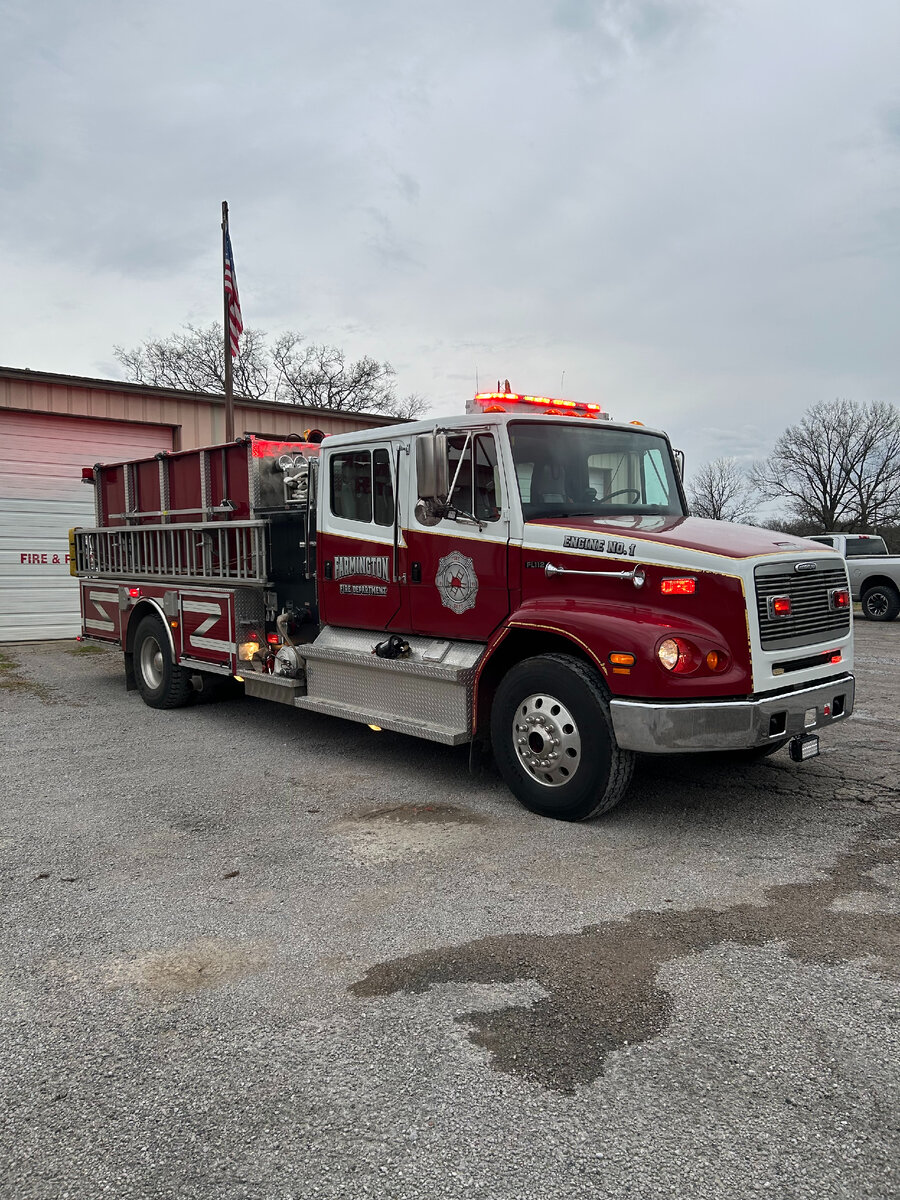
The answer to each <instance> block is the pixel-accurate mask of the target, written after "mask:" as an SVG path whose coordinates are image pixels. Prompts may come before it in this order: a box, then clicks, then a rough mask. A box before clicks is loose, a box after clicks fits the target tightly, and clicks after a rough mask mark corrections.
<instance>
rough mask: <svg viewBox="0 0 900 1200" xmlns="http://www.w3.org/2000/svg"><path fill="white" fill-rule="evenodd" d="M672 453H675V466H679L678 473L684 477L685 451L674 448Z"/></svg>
mask: <svg viewBox="0 0 900 1200" xmlns="http://www.w3.org/2000/svg"><path fill="white" fill-rule="evenodd" d="M672 453H673V454H674V455H675V466H676V467H677V468H678V474H679V475H680V476H681V478H682V479H684V451H683V450H673V451H672Z"/></svg>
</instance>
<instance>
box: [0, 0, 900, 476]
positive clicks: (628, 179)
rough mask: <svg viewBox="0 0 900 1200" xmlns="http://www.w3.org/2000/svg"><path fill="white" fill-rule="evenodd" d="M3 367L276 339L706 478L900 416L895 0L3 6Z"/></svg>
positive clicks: (52, 366)
mask: <svg viewBox="0 0 900 1200" xmlns="http://www.w3.org/2000/svg"><path fill="white" fill-rule="evenodd" d="M0 15H2V23H0V28H2V30H3V33H2V46H3V54H2V62H3V69H2V72H0V106H2V108H0V112H2V120H0V206H2V209H0V217H2V220H0V364H2V365H5V366H15V367H31V368H32V369H34V370H47V371H59V372H64V373H67V374H75V375H90V376H110V377H121V375H122V371H121V368H120V367H119V365H118V364H117V363H116V361H115V358H114V355H113V346H114V345H124V346H126V347H131V346H134V345H136V344H137V343H138V342H140V341H142V340H143V339H144V338H147V337H150V336H165V335H166V334H168V333H170V332H173V331H174V330H176V329H178V328H179V327H180V326H181V325H183V324H184V323H185V322H192V323H199V324H207V323H209V322H210V321H213V320H218V319H221V310H222V302H221V263H220V253H221V234H220V229H219V222H220V206H221V201H222V200H226V199H227V200H228V201H229V204H230V207H231V233H232V240H233V244H234V253H235V262H236V268H237V276H238V282H239V285H240V291H241V300H242V306H243V312H244V321H245V324H247V325H252V326H256V327H259V328H262V329H265V330H268V331H269V332H270V333H273V334H274V333H277V332H279V331H281V330H284V329H297V330H300V331H301V332H302V333H304V334H305V335H306V336H307V337H308V338H309V339H311V340H314V341H328V342H332V343H335V344H338V345H341V346H343V347H344V348H345V349H346V350H347V351H348V352H349V353H350V354H351V355H352V356H354V357H356V356H358V355H361V354H371V355H373V356H375V357H378V358H380V359H388V360H390V361H391V362H392V363H393V364H394V366H395V367H396V369H397V372H398V384H399V390H400V391H401V392H402V393H404V394H405V393H407V392H420V393H422V394H423V395H424V396H425V397H426V398H427V399H428V400H429V402H430V404H431V411H432V412H433V413H449V412H461V411H462V410H463V407H464V404H465V400H466V397H467V396H468V395H469V394H470V393H471V392H472V391H473V389H474V387H475V379H476V371H477V373H478V378H479V381H480V383H481V386H482V387H485V386H490V385H493V384H494V383H496V380H497V379H498V378H504V377H505V378H509V379H510V381H511V382H512V384H513V385H514V387H516V388H518V389H520V390H529V391H533V392H539V393H543V394H550V395H559V394H560V393H562V394H564V395H565V396H568V397H571V398H573V399H581V400H591V401H599V402H600V403H601V404H603V405H604V406H605V407H607V408H608V409H609V410H610V411H611V412H612V413H613V415H614V416H615V417H617V418H624V419H629V420H630V419H632V418H638V419H641V420H643V421H644V422H645V423H646V424H653V425H658V426H661V427H663V428H666V429H668V430H669V432H670V433H671V435H672V437H673V440H674V441H675V442H676V444H679V445H682V446H683V447H684V448H685V450H686V451H687V452H688V455H689V465H694V466H696V465H699V463H700V462H702V461H704V460H706V459H708V458H712V457H715V456H716V455H719V454H735V455H738V456H743V457H745V458H747V459H751V458H753V457H757V456H761V455H764V454H765V453H766V452H767V451H768V449H769V448H770V447H771V445H772V442H773V441H774V438H775V437H776V436H777V434H778V433H779V432H780V431H781V430H782V429H783V428H784V426H785V425H786V424H787V423H789V422H790V421H791V420H794V419H796V418H797V417H799V416H800V415H801V414H802V412H803V411H804V410H805V409H806V408H807V406H808V405H810V404H812V403H815V402H816V401H819V400H828V399H831V398H833V397H835V396H846V397H849V398H851V399H856V400H869V399H888V400H897V399H898V398H900V397H898V391H900V389H898V380H900V336H898V317H900V293H898V286H900V272H898V266H900V207H898V202H900V69H898V64H900V3H898V2H897V0H855V2H853V3H851V0H809V2H802V3H801V2H799V0H720V2H713V0H709V2H707V3H705V2H702V0H671V2H667V0H453V2H452V3H446V2H442V3H432V2H430V0H294V2H293V3H285V2H284V0H281V2H279V3H273V2H270V0H257V3H255V4H253V5H251V4H247V3H240V4H238V3H236V2H234V0H217V2H216V3H213V2H212V0H177V2H176V0H155V3H153V4H149V5H137V4H133V3H128V2H127V0H125V2H123V0H81V3H79V4H72V3H71V2H70V0H65V2H62V0H40V2H35V0H0Z"/></svg>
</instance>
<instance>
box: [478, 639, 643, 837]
mask: <svg viewBox="0 0 900 1200" xmlns="http://www.w3.org/2000/svg"><path fill="white" fill-rule="evenodd" d="M527 730H530V732H526V731H527ZM525 738H527V741H525V740H523V739H525ZM554 738H555V741H554ZM491 745H492V748H493V751H494V758H495V760H496V762H497V766H498V767H499V769H500V773H501V775H502V776H503V778H504V780H505V781H506V783H507V786H508V787H509V789H510V791H511V792H512V793H513V795H514V796H515V797H516V799H517V800H518V801H519V802H520V803H521V804H524V806H525V807H526V808H528V809H530V810H531V811H532V812H535V813H539V814H540V815H541V816H543V817H555V818H556V819H557V820H559V821H585V820H587V818H588V817H594V816H599V814H600V813H604V812H608V811H609V809H611V808H612V807H613V806H614V805H616V804H618V802H619V801H620V800H621V799H622V797H623V796H624V794H625V792H626V791H627V789H628V785H629V783H630V782H631V775H632V772H633V770H634V755H633V754H632V753H631V751H630V750H621V749H620V748H619V746H618V745H617V743H616V739H615V736H614V734H613V728H612V720H611V717H610V712H609V701H608V699H607V694H606V689H605V687H604V685H603V680H602V678H601V677H600V674H599V673H598V672H597V671H596V670H595V669H594V668H593V667H590V666H588V665H587V664H586V663H583V662H581V661H580V660H579V659H577V658H570V657H569V656H568V655H565V654H542V655H540V656H538V657H536V658H528V659H526V660H525V661H524V662H521V663H519V664H518V665H517V666H515V667H513V668H512V670H511V671H510V672H509V673H508V674H507V675H506V676H505V678H504V679H503V680H502V682H501V684H500V686H499V687H498V688H497V694H496V696H495V697H494V704H493V707H492V709H491ZM542 764H543V766H544V767H546V768H547V769H542Z"/></svg>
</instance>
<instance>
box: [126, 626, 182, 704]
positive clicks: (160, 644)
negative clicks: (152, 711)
mask: <svg viewBox="0 0 900 1200" xmlns="http://www.w3.org/2000/svg"><path fill="white" fill-rule="evenodd" d="M133 663H134V679H135V683H136V684H137V689H138V691H139V692H140V694H141V699H142V700H143V701H144V703H145V704H149V705H150V707H151V708H181V707H182V705H184V704H187V702H188V700H190V698H191V693H192V692H193V688H192V686H191V677H190V675H189V674H188V673H187V671H185V670H183V668H181V667H179V666H178V665H177V664H176V662H175V659H174V657H173V655H172V649H171V646H170V645H169V638H168V635H167V633H166V629H165V626H164V625H163V623H162V621H161V620H160V619H159V617H152V616H147V617H144V619H143V620H142V621H141V623H140V625H138V627H137V633H136V634H135V635H134V658H133Z"/></svg>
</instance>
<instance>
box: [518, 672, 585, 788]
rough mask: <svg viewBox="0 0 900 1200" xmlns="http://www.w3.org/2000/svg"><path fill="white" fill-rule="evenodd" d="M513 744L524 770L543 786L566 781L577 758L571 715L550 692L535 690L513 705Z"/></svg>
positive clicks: (575, 730) (578, 749)
mask: <svg viewBox="0 0 900 1200" xmlns="http://www.w3.org/2000/svg"><path fill="white" fill-rule="evenodd" d="M512 736H513V744H514V746H515V748H516V753H517V754H518V756H519V761H520V762H521V763H522V766H523V767H524V768H525V770H526V771H527V772H528V774H529V775H530V776H531V777H532V778H533V779H535V780H537V782H538V783H540V784H543V786H544V787H551V788H552V787H562V786H563V784H566V783H568V782H569V781H570V780H571V779H572V776H573V775H574V774H575V772H576V771H577V770H578V764H579V763H580V761H581V735H580V734H579V732H578V726H577V725H576V724H575V718H574V717H573V716H572V714H571V713H570V712H569V710H568V709H567V708H566V706H565V705H564V704H562V703H561V702H560V701H559V700H557V699H556V698H555V697H554V696H548V695H546V694H545V693H540V692H537V693H535V694H534V695H533V696H528V697H527V698H526V699H525V700H523V701H522V702H521V703H520V704H519V706H518V708H517V709H516V713H515V716H514V717H513V726H512Z"/></svg>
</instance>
